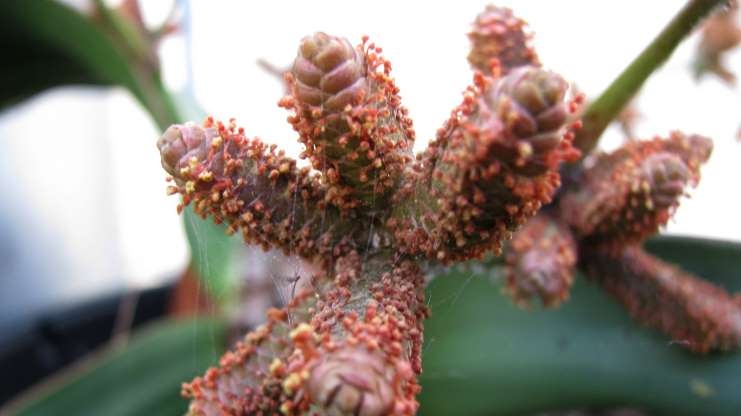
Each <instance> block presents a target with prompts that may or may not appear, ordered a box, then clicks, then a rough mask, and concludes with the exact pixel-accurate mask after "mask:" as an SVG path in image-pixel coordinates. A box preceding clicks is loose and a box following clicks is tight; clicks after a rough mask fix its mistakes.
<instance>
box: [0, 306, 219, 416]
mask: <svg viewBox="0 0 741 416" xmlns="http://www.w3.org/2000/svg"><path fill="white" fill-rule="evenodd" d="M223 339H224V326H223V324H221V323H220V322H216V321H209V320H196V321H187V322H183V321H179V322H175V321H165V322H159V323H157V324H154V325H152V326H150V327H148V328H146V329H145V330H143V331H142V332H139V333H137V334H135V336H134V338H133V339H131V340H130V342H129V344H128V346H127V347H126V348H125V349H123V350H115V349H114V350H112V351H111V350H108V351H104V352H102V354H101V355H100V356H98V357H95V358H92V359H90V360H89V361H87V362H83V363H81V364H79V365H77V366H75V367H74V368H72V369H70V370H68V371H66V372H63V373H62V374H60V375H59V376H57V377H55V378H53V379H52V380H50V381H49V382H48V383H46V384H44V385H42V386H41V387H40V389H38V390H33V391H31V392H30V394H27V395H26V397H25V398H24V399H21V401H19V402H17V403H16V404H15V405H12V408H9V409H4V410H7V412H8V414H17V415H19V416H35V415H39V416H47V415H91V416H92V415H106V416H114V415H132V416H134V415H162V416H166V415H173V416H174V415H182V414H183V413H184V412H185V410H186V407H187V405H188V402H187V400H185V399H183V398H182V397H180V385H181V383H182V382H184V381H187V380H190V379H191V378H193V377H194V376H196V375H200V374H202V373H203V371H204V369H205V368H206V367H207V366H208V365H212V364H214V363H215V362H216V360H217V359H218V356H219V354H220V353H221V352H222V351H223V349H224V344H223ZM0 413H1V414H6V413H5V412H3V411H0Z"/></svg>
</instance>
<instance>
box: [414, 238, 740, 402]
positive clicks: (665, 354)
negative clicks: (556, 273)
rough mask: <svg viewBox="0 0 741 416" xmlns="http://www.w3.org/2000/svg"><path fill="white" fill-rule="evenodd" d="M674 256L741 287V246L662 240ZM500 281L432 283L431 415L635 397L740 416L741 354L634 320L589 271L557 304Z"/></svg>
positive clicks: (427, 368) (462, 277) (425, 394)
mask: <svg viewBox="0 0 741 416" xmlns="http://www.w3.org/2000/svg"><path fill="white" fill-rule="evenodd" d="M647 247H648V248H649V250H651V251H653V252H654V253H656V254H659V255H661V256H662V257H663V258H665V259H667V260H669V261H672V262H675V263H678V264H681V265H682V266H683V267H685V268H686V269H688V270H690V271H693V272H695V273H698V274H700V275H701V276H703V277H706V278H708V279H712V280H714V281H715V282H716V283H718V284H721V285H723V286H725V287H726V288H728V289H732V290H739V289H741V279H738V270H739V268H740V267H741V247H740V246H739V245H734V244H729V243H720V242H714V241H709V240H700V239H685V238H659V239H656V240H654V241H652V242H650V243H649V244H648V245H647ZM500 281H501V279H498V281H497V282H493V281H492V279H491V278H489V277H484V276H481V275H474V274H471V273H468V274H461V273H457V274H456V275H450V276H441V277H440V278H438V279H436V280H434V281H433V283H432V284H431V287H430V288H429V291H428V296H430V297H431V298H430V304H431V307H432V318H431V319H430V320H429V321H428V322H427V323H426V324H425V339H426V346H425V350H424V373H423V375H422V380H421V381H422V386H423V390H422V394H421V397H420V399H421V403H422V409H421V413H420V414H421V415H425V416H430V415H450V414H458V415H514V414H528V413H532V412H537V411H544V410H552V409H563V408H576V407H579V408H584V407H593V408H601V407H608V406H619V405H631V406H636V407H639V408H642V409H645V410H648V411H649V412H651V414H652V415H653V414H656V415H662V414H666V415H699V414H702V415H729V416H730V415H738V414H739V409H741V354H738V353H726V354H714V355H709V356H697V355H693V354H691V353H689V352H687V351H686V350H684V349H683V348H682V347H680V346H679V345H676V344H674V343H672V342H670V340H669V339H667V338H666V337H665V336H664V335H663V334H660V333H658V332H656V331H654V330H651V329H648V328H643V327H640V326H639V325H637V324H636V323H635V322H633V321H631V320H630V318H629V317H628V315H627V313H626V312H625V311H624V310H623V309H622V308H621V307H620V306H619V305H618V304H617V303H616V302H615V301H613V300H612V299H611V298H610V297H608V296H607V295H606V294H605V293H603V292H602V291H600V290H599V288H598V287H596V286H595V285H592V284H590V283H588V282H586V281H585V279H583V278H580V279H579V281H578V282H577V284H576V285H575V287H574V290H573V292H572V296H571V300H570V301H569V302H567V303H566V304H564V305H563V306H562V307H561V308H560V309H558V310H556V311H541V310H533V311H522V310H519V309H517V308H516V307H514V306H513V305H512V302H511V301H510V300H509V299H508V298H506V297H505V296H503V295H501V294H500V284H499V282H500Z"/></svg>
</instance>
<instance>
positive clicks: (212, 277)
mask: <svg viewBox="0 0 741 416" xmlns="http://www.w3.org/2000/svg"><path fill="white" fill-rule="evenodd" d="M183 222H184V224H185V233H186V235H187V236H188V246H189V247H190V251H191V253H190V259H191V266H192V267H194V268H195V270H196V271H197V272H198V278H199V279H200V280H201V282H202V283H203V284H204V286H206V290H207V291H208V293H209V295H210V296H211V298H212V300H215V301H216V302H217V303H218V304H221V305H224V304H228V303H230V302H231V301H232V300H234V299H235V297H236V295H237V293H236V291H235V288H236V285H237V283H238V281H237V278H238V275H237V270H236V269H235V261H234V257H235V255H236V254H237V253H238V250H239V249H240V248H241V247H242V242H241V241H240V240H238V239H237V238H236V237H229V236H227V235H226V232H225V229H226V227H225V226H224V225H223V224H222V225H216V224H214V223H213V222H211V220H203V219H201V218H200V217H199V216H198V215H196V214H195V213H194V212H193V208H192V207H190V206H188V207H187V208H185V210H184V211H183Z"/></svg>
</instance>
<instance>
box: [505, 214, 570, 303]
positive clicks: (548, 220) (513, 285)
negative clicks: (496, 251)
mask: <svg viewBox="0 0 741 416" xmlns="http://www.w3.org/2000/svg"><path fill="white" fill-rule="evenodd" d="M576 258H577V245H576V241H575V240H574V238H573V237H572V235H571V231H570V230H569V228H568V227H567V226H566V225H565V224H563V223H561V222H560V221H559V220H556V219H555V218H552V217H551V216H550V215H548V214H543V213H541V214H538V215H536V216H535V217H534V218H532V219H531V220H530V221H528V222H527V223H526V224H525V225H524V226H523V227H522V228H521V229H520V230H518V231H517V232H516V233H515V235H514V237H513V238H512V241H511V242H510V244H509V245H508V247H507V257H506V260H507V285H506V287H505V291H506V293H507V294H508V295H510V296H511V297H512V299H513V300H514V301H515V303H516V304H518V305H519V306H524V307H528V306H530V305H531V304H532V302H533V299H539V300H540V302H541V303H542V304H543V306H545V307H557V306H559V305H560V304H561V303H562V302H563V301H565V300H566V299H568V297H569V291H570V289H571V285H572V284H573V282H574V274H575V270H574V269H575V266H576Z"/></svg>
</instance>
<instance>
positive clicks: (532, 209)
mask: <svg viewBox="0 0 741 416" xmlns="http://www.w3.org/2000/svg"><path fill="white" fill-rule="evenodd" d="M530 38H531V36H530V35H529V34H528V33H527V31H526V26H525V24H524V22H523V21H522V20H520V19H518V18H516V17H514V16H513V15H512V13H511V11H509V10H508V9H501V8H496V7H488V8H487V9H486V10H485V11H484V13H482V14H481V15H480V16H479V17H478V18H477V20H476V22H475V23H474V29H473V31H472V32H471V34H470V39H471V41H472V52H471V55H470V56H469V60H470V62H471V64H472V65H473V66H474V67H475V68H478V69H479V72H477V73H476V75H475V76H474V83H473V85H472V86H470V87H469V88H468V89H467V90H466V91H465V93H464V98H463V102H462V103H461V104H460V105H458V106H457V107H456V108H455V109H454V110H453V111H452V113H451V116H450V118H449V119H448V120H447V121H446V122H445V124H444V126H443V127H442V128H441V129H440V130H439V131H438V133H437V136H436V138H435V139H434V140H433V141H432V142H431V143H430V145H429V146H428V148H427V149H426V150H425V151H424V152H423V153H421V154H419V155H417V156H416V158H415V157H413V156H412V154H411V149H412V144H413V140H414V131H413V130H412V123H411V121H410V120H409V119H408V117H407V112H406V110H405V109H404V108H403V107H402V106H401V102H400V98H399V94H398V93H399V91H398V88H397V87H396V85H395V83H394V81H393V79H392V78H391V76H390V68H391V65H390V63H389V62H388V61H387V60H386V59H385V58H384V57H383V56H382V55H381V52H382V51H381V48H379V47H377V46H375V45H374V44H373V43H369V42H368V40H367V39H364V40H363V42H362V43H361V44H360V45H359V46H357V47H353V46H352V45H351V44H350V43H349V42H348V41H347V40H345V39H343V38H338V37H334V36H330V35H327V34H324V33H316V34H314V35H312V36H309V37H306V38H304V39H303V40H302V41H301V44H300V47H299V51H298V54H297V57H296V59H295V61H294V63H293V66H292V69H291V72H290V73H289V74H287V76H286V80H287V84H288V85H289V87H290V88H289V95H288V96H287V97H285V98H284V99H283V100H281V103H280V105H281V106H282V107H284V108H287V109H289V110H290V111H291V112H292V114H291V116H290V117H289V122H290V123H291V124H292V126H293V127H294V129H295V130H296V132H297V133H298V134H299V141H300V142H301V143H303V144H304V146H305V152H304V153H303V155H302V156H303V157H305V158H308V159H309V161H310V162H311V166H307V167H305V168H299V167H297V165H296V161H295V160H293V159H291V158H289V157H287V156H285V154H284V153H283V152H282V151H279V150H277V149H276V147H275V146H269V145H267V144H265V143H263V142H262V141H260V140H258V139H252V138H248V137H247V136H245V134H244V131H243V130H242V129H241V128H238V127H237V126H236V125H235V124H234V122H233V121H231V122H229V123H226V124H224V123H221V122H216V121H214V120H213V119H211V118H209V119H207V120H206V122H205V123H204V124H203V125H195V124H185V125H176V126H172V127H170V128H169V129H168V130H167V131H166V132H165V133H164V135H163V136H162V138H161V139H160V140H159V142H158V147H159V149H160V152H161V156H162V165H163V167H164V169H165V170H166V171H167V172H168V173H169V174H170V175H171V178H170V180H171V181H172V182H173V184H172V186H171V187H170V188H169V190H170V192H171V193H178V194H180V195H181V196H182V204H181V205H180V206H179V209H180V210H181V209H182V208H183V207H184V206H185V205H191V206H192V207H193V209H194V211H195V212H196V213H197V214H199V215H200V216H202V217H204V218H206V217H211V218H212V219H213V220H214V221H215V222H217V223H222V222H223V223H226V224H227V232H229V233H233V232H237V231H240V232H241V233H242V235H243V237H244V239H245V242H247V243H250V244H258V245H261V246H262V247H264V248H268V247H273V248H278V249H282V250H283V251H285V252H286V253H291V254H296V255H298V256H301V257H303V258H304V259H306V260H309V261H312V262H314V263H315V264H317V266H318V267H319V268H320V269H321V272H320V273H319V274H317V275H316V276H313V277H312V278H311V282H310V284H308V285H305V287H304V289H302V290H301V291H300V292H299V294H298V295H296V296H295V298H294V299H293V300H292V301H291V302H290V303H289V304H288V306H286V307H285V308H284V309H281V310H276V309H274V310H271V311H270V312H269V313H268V322H267V323H266V324H265V325H264V326H261V327H260V328H258V329H257V330H256V331H254V332H252V333H250V334H248V335H247V336H246V337H245V339H244V341H243V342H242V343H239V344H238V345H237V346H236V348H234V349H233V350H232V351H229V352H227V353H226V354H225V355H224V356H223V357H222V359H221V361H220V363H219V366H218V367H215V368H212V369H209V370H208V371H207V372H206V374H205V375H204V376H203V377H198V378H196V379H195V380H193V381H192V382H191V383H187V384H185V385H184V387H183V394H184V395H185V396H187V397H189V398H190V399H191V405H190V410H189V413H190V414H191V415H221V414H266V415H267V414H279V413H282V414H286V415H306V414H312V415H313V414H316V415H362V416H382V415H413V414H415V413H416V411H417V408H418V404H417V402H416V395H417V393H418V392H419V390H420V387H419V385H418V383H417V376H418V375H419V374H420V372H421V371H422V362H421V350H422V342H423V321H424V319H425V318H426V317H427V316H428V315H429V310H428V309H427V307H426V305H425V302H424V278H423V270H422V267H421V264H430V263H435V262H437V263H442V264H450V263H453V262H456V261H462V260H466V259H470V258H476V257H481V256H482V255H484V254H485V253H487V252H489V251H494V252H495V253H498V252H499V250H500V249H501V247H502V244H503V241H504V240H506V239H508V238H509V237H510V236H511V234H512V233H513V232H516V231H517V230H518V229H520V227H522V228H521V230H520V231H519V232H516V234H515V235H514V238H513V241H512V243H511V244H510V245H509V246H508V247H507V265H506V267H507V270H508V274H507V285H506V289H505V290H506V291H507V292H508V293H509V294H510V295H511V296H512V297H513V298H514V299H515V300H516V301H517V302H518V303H519V304H523V305H525V304H530V303H531V302H532V300H533V299H534V298H538V299H540V301H541V303H542V304H543V305H545V306H547V307H552V306H557V305H558V304H560V303H561V302H563V301H564V300H566V299H567V297H568V292H569V288H570V287H571V284H572V282H573V279H574V269H575V268H576V267H577V266H581V267H582V268H583V270H585V271H586V272H587V273H588V274H589V275H590V276H592V277H593V278H594V280H596V281H598V282H600V283H602V284H603V285H604V286H605V287H606V288H607V290H608V291H610V292H611V293H613V294H615V295H616V297H617V298H618V299H619V300H620V301H622V302H623V303H624V304H625V305H626V306H627V307H628V309H630V311H631V312H632V313H633V314H634V315H635V316H636V317H638V318H639V319H641V320H643V321H645V322H647V323H649V324H652V325H655V326H657V327H659V328H661V329H664V330H665V331H668V332H670V333H672V334H673V335H675V336H677V337H684V338H688V339H689V343H690V346H691V347H692V348H693V349H696V350H698V351H706V350H709V349H713V348H719V347H720V348H730V347H732V346H736V345H738V344H739V340H740V339H741V337H739V336H738V335H739V333H741V332H739V331H740V328H741V325H739V322H738V318H737V316H738V315H739V310H738V309H736V308H737V306H734V305H735V304H734V303H733V302H732V301H731V300H730V297H729V296H728V295H727V294H725V292H723V291H722V290H721V289H717V288H715V287H713V286H711V285H710V284H708V283H704V282H701V281H699V280H697V279H695V278H693V277H691V276H689V275H687V274H684V273H682V272H679V271H678V270H676V269H674V268H672V267H670V266H668V265H665V264H663V263H661V262H660V261H659V260H657V259H654V258H653V257H651V256H649V255H648V254H645V253H643V252H642V251H641V250H640V248H638V247H637V245H636V244H638V243H639V242H640V241H642V240H643V239H644V238H646V237H647V236H648V235H650V234H652V233H654V232H655V231H656V230H657V229H658V228H659V227H660V226H661V225H663V224H664V223H665V222H666V221H667V219H668V218H669V216H670V215H671V213H672V212H673V210H674V209H675V208H676V206H677V201H678V199H679V198H680V197H681V196H682V195H683V194H684V189H685V187H686V186H687V185H690V184H695V183H696V182H697V180H698V179H699V167H700V165H701V164H702V163H704V162H705V161H706V160H707V158H708V157H709V154H710V151H711V143H710V141H709V140H708V139H705V138H703V137H700V136H685V135H682V134H679V133H675V134H672V136H671V137H670V138H668V139H654V140H651V141H645V142H631V143H629V144H627V145H625V146H624V147H623V148H621V149H619V150H618V151H616V152H614V153H612V154H609V155H601V156H598V157H596V158H595V161H594V163H593V164H592V165H591V166H590V167H589V168H587V169H582V170H580V171H578V172H577V173H578V174H577V175H576V176H575V177H576V178H577V179H578V180H576V181H574V183H573V184H572V183H569V186H568V187H566V189H563V190H562V191H561V193H560V194H558V195H557V194H556V193H557V191H558V190H559V187H560V186H561V179H560V173H559V169H560V165H561V163H562V162H566V161H575V160H576V159H577V158H578V157H579V152H578V151H576V150H575V149H574V147H573V146H572V140H573V132H574V130H575V129H576V128H578V126H579V123H578V122H574V121H573V119H574V118H575V117H574V113H575V112H576V110H577V106H578V105H579V103H580V98H578V97H577V98H575V99H572V100H569V99H568V98H567V96H568V94H567V90H568V84H567V83H566V82H565V81H564V80H563V78H561V77H560V76H559V75H557V74H555V73H553V72H551V71H548V70H545V69H542V68H541V67H540V63H539V60H538V58H537V55H536V54H535V52H534V51H533V49H532V47H531V46H530V40H531V39H530ZM581 166H583V165H581ZM554 199H555V200H556V201H557V202H556V203H552V202H553V200H554ZM549 203H550V204H551V205H550V206H549V207H548V208H547V210H546V211H544V212H541V213H540V214H539V215H537V216H536V214H537V213H538V210H539V209H540V208H541V207H543V206H544V205H546V204H549ZM528 221H529V222H528ZM667 276H671V277H672V278H671V279H670V278H668V277H667ZM654 294H656V296H657V298H656V299H654V298H653V296H654ZM702 296H707V297H709V298H712V299H713V300H714V302H715V303H713V302H711V301H708V302H704V301H702V299H701V298H700V297H702ZM672 311H674V312H672ZM721 315H722V316H721ZM675 316H676V317H679V318H681V319H679V318H677V319H675V318H674V317H675Z"/></svg>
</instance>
